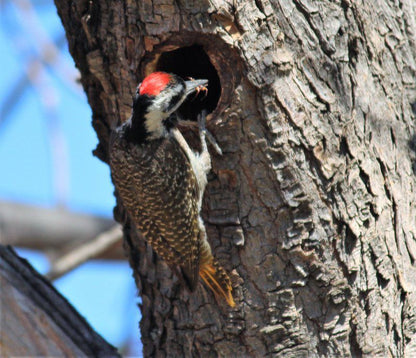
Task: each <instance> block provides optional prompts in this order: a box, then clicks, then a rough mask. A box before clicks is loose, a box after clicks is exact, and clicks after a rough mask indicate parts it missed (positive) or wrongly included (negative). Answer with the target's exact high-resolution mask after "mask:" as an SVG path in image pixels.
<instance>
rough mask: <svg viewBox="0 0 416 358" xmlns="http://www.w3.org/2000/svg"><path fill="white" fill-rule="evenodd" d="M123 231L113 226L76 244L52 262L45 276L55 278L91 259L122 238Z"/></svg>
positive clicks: (117, 226)
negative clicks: (86, 240)
mask: <svg viewBox="0 0 416 358" xmlns="http://www.w3.org/2000/svg"><path fill="white" fill-rule="evenodd" d="M122 238H123V232H122V230H121V227H120V226H119V225H116V226H114V227H113V228H111V229H110V230H108V231H105V232H103V233H102V234H100V235H98V236H97V237H96V238H95V239H93V240H91V241H89V242H87V243H85V244H83V245H80V246H77V247H76V248H75V249H73V250H72V251H70V252H68V253H66V254H64V255H62V256H61V257H60V258H58V259H56V260H55V261H54V262H53V263H52V267H51V269H50V270H49V272H48V273H47V274H46V277H47V278H49V279H50V280H56V279H57V278H59V277H61V276H63V275H65V274H66V273H68V272H69V271H72V270H73V269H74V268H76V267H78V266H80V265H82V264H83V263H84V262H86V261H88V260H90V259H93V258H95V257H97V256H99V255H100V254H102V253H103V252H105V251H106V250H108V249H109V248H110V247H111V246H112V245H114V244H116V243H117V242H118V241H120V240H122Z"/></svg>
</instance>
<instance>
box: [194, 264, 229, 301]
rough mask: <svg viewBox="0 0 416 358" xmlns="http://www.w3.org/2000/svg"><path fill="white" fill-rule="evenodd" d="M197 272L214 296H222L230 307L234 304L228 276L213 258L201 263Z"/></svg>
mask: <svg viewBox="0 0 416 358" xmlns="http://www.w3.org/2000/svg"><path fill="white" fill-rule="evenodd" d="M199 274H200V276H201V278H202V280H203V281H204V282H205V284H206V285H207V286H208V287H209V288H210V289H211V290H212V292H214V294H215V296H216V297H222V298H224V299H225V300H226V301H227V303H228V304H229V305H230V306H231V307H234V306H235V302H234V299H233V296H232V287H231V281H230V278H229V277H228V274H227V273H226V272H225V270H224V269H223V268H222V267H221V266H220V264H219V263H218V262H217V261H216V260H215V259H212V260H210V261H209V262H208V263H205V264H203V265H201V267H200V271H199Z"/></svg>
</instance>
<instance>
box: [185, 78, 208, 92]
mask: <svg viewBox="0 0 416 358" xmlns="http://www.w3.org/2000/svg"><path fill="white" fill-rule="evenodd" d="M185 85H186V91H185V94H186V95H187V96H188V95H190V94H191V93H193V92H198V93H199V92H200V91H201V90H205V91H207V88H206V87H207V86H208V80H193V79H192V80H190V81H185Z"/></svg>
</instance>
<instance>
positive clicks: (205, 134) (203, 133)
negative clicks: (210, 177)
mask: <svg viewBox="0 0 416 358" xmlns="http://www.w3.org/2000/svg"><path fill="white" fill-rule="evenodd" d="M206 117H207V110H206V109H203V110H202V111H201V113H200V114H199V115H198V128H199V136H200V139H201V145H202V149H203V151H204V149H206V150H208V149H207V144H206V140H205V138H207V139H208V141H209V142H210V143H211V145H212V146H213V147H214V149H215V151H216V152H217V153H218V154H219V155H222V150H221V148H220V146H219V145H218V143H217V141H216V140H215V138H214V136H213V135H212V133H211V132H210V131H209V130H208V129H206V126H205V123H206Z"/></svg>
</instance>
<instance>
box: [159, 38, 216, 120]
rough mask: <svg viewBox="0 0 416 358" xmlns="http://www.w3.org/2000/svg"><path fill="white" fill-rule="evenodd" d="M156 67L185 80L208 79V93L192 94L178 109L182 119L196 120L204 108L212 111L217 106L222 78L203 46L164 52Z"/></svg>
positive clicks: (209, 111)
mask: <svg viewBox="0 0 416 358" xmlns="http://www.w3.org/2000/svg"><path fill="white" fill-rule="evenodd" d="M156 69H157V70H158V71H165V72H171V73H175V74H177V75H179V76H181V77H182V78H183V79H185V80H186V78H187V77H192V78H195V79H207V80H208V94H207V95H206V96H205V95H204V93H200V94H199V95H198V96H195V95H190V96H189V97H188V98H187V100H186V101H185V102H184V103H183V104H182V106H181V107H180V108H179V110H178V112H179V114H180V116H181V119H185V120H192V121H196V119H197V115H198V114H199V113H200V112H201V111H202V109H206V110H207V112H208V113H211V112H212V111H213V110H214V109H215V108H216V107H217V104H218V100H219V98H220V96H221V84H220V79H219V77H218V74H217V71H216V70H215V67H214V66H213V65H212V63H211V61H210V60H209V57H208V55H207V54H206V52H205V51H204V49H203V48H202V46H200V45H193V46H188V47H181V48H178V49H177V50H174V51H168V52H164V53H163V54H162V55H161V56H160V58H159V60H158V62H157V66H156Z"/></svg>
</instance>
